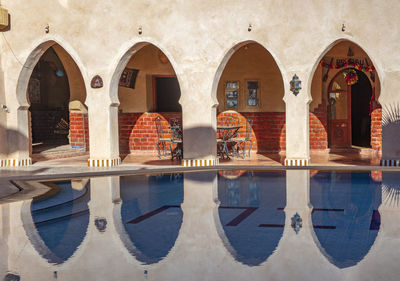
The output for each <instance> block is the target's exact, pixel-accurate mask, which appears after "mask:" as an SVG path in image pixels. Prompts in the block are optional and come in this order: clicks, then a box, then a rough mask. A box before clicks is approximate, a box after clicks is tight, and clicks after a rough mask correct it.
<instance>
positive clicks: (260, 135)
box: [217, 112, 286, 153]
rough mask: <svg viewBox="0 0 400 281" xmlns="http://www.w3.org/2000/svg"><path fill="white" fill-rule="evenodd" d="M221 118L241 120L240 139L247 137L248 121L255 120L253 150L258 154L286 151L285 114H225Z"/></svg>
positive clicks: (219, 115)
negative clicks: (228, 117)
mask: <svg viewBox="0 0 400 281" xmlns="http://www.w3.org/2000/svg"><path fill="white" fill-rule="evenodd" d="M221 116H236V117H238V118H239V120H240V126H242V128H241V129H240V130H239V137H244V136H245V135H246V119H247V118H250V119H252V120H253V129H252V137H251V138H252V140H253V147H252V150H254V151H257V152H261V153H262V152H277V151H281V150H285V149H286V129H285V113H284V112H240V113H237V112H229V113H227V112H223V113H220V114H218V117H217V122H219V117H221Z"/></svg>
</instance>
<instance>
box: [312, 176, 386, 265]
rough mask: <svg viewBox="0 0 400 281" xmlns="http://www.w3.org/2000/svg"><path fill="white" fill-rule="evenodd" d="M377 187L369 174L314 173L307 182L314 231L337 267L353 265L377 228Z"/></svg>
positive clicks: (364, 251)
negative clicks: (309, 183) (308, 182)
mask: <svg viewBox="0 0 400 281" xmlns="http://www.w3.org/2000/svg"><path fill="white" fill-rule="evenodd" d="M381 201H382V196H381V184H380V183H379V182H375V181H374V180H373V179H372V178H371V176H370V173H335V172H331V173H318V174H316V175H315V176H314V177H313V178H312V179H311V203H312V205H313V206H314V209H313V213H312V220H313V224H314V231H315V233H316V235H317V237H318V240H319V243H320V245H321V250H322V251H323V253H324V254H325V255H326V256H327V258H328V259H329V260H330V261H331V262H332V263H333V264H335V265H336V266H338V267H339V268H345V267H349V266H353V265H356V264H357V263H358V262H360V261H361V260H362V259H363V258H364V256H365V255H366V254H367V253H368V252H369V250H370V248H371V247H372V245H373V244H374V241H375V239H376V237H377V234H378V231H379V228H380V214H379V211H378V207H379V206H380V204H381Z"/></svg>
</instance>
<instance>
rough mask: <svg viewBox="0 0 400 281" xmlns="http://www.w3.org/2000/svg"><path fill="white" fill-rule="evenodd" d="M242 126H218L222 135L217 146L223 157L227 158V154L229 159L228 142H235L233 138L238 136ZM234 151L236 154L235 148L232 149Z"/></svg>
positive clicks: (219, 133)
mask: <svg viewBox="0 0 400 281" xmlns="http://www.w3.org/2000/svg"><path fill="white" fill-rule="evenodd" d="M240 128H241V126H217V131H218V135H219V136H220V138H219V139H218V141H217V148H218V149H219V153H220V155H221V157H222V158H223V159H224V158H225V157H224V156H225V155H226V158H227V159H230V157H229V147H228V144H229V143H230V144H233V143H234V141H233V140H232V139H233V138H234V137H236V136H237V133H238V131H239V129H240ZM232 151H233V154H234V155H235V154H236V153H235V150H234V149H232Z"/></svg>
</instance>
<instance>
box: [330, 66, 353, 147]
mask: <svg viewBox="0 0 400 281" xmlns="http://www.w3.org/2000/svg"><path fill="white" fill-rule="evenodd" d="M328 130H329V147H331V148H347V147H351V87H350V86H348V85H347V82H346V80H345V79H344V76H343V72H339V73H338V74H337V75H336V77H335V78H333V79H332V81H331V83H330V85H329V88H328Z"/></svg>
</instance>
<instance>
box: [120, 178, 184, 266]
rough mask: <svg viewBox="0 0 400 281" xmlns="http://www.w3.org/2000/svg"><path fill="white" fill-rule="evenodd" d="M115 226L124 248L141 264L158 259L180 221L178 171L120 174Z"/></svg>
mask: <svg viewBox="0 0 400 281" xmlns="http://www.w3.org/2000/svg"><path fill="white" fill-rule="evenodd" d="M120 198H121V203H120V204H117V205H116V206H115V208H114V211H113V215H114V223H115V227H116V230H117V232H118V234H119V236H120V239H121V240H122V242H123V244H124V246H125V247H126V249H127V250H128V251H129V252H130V253H131V255H134V256H135V257H136V259H137V260H138V261H140V262H142V263H144V264H153V263H158V262H159V261H161V260H162V259H164V258H165V257H166V256H167V255H168V254H169V253H170V251H171V250H172V248H173V247H174V245H175V242H176V239H177V237H178V234H179V231H180V227H181V224H182V218H183V213H182V210H181V208H180V205H181V204H182V202H183V177H182V175H162V176H150V177H122V178H121V190H120Z"/></svg>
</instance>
